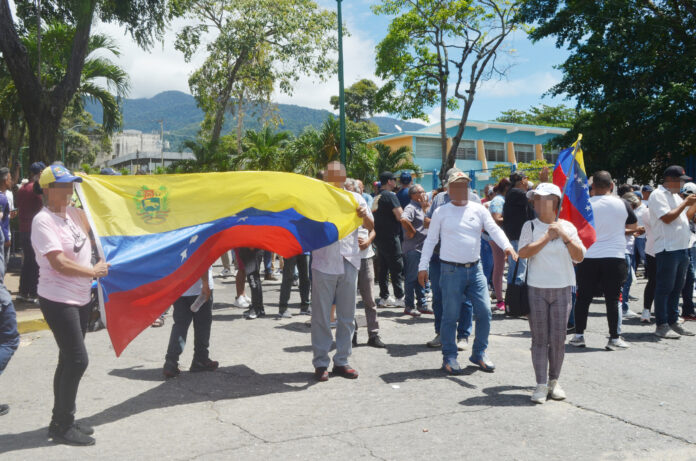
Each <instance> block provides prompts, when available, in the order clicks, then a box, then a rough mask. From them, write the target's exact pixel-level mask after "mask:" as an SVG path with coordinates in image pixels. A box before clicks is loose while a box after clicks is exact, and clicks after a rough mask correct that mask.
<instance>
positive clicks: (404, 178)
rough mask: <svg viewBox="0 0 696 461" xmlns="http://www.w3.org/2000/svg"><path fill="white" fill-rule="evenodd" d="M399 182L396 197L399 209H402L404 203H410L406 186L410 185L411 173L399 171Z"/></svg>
mask: <svg viewBox="0 0 696 461" xmlns="http://www.w3.org/2000/svg"><path fill="white" fill-rule="evenodd" d="M399 182H400V183H401V189H399V192H397V193H396V197H397V198H398V199H399V203H400V204H401V209H404V208H406V205H408V204H409V203H411V197H410V195H409V193H408V188H409V187H411V183H412V179H411V174H410V173H406V172H403V173H401V177H400V178H399Z"/></svg>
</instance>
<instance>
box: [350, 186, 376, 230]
mask: <svg viewBox="0 0 696 461" xmlns="http://www.w3.org/2000/svg"><path fill="white" fill-rule="evenodd" d="M353 194H355V198H356V200H357V202H358V209H357V213H358V216H359V217H361V218H362V220H363V227H364V228H365V229H367V230H368V231H371V230H373V229H374V228H375V220H374V217H373V216H372V211H370V209H369V208H368V207H367V202H365V199H364V198H362V197H361V196H360V194H356V193H355V192H353Z"/></svg>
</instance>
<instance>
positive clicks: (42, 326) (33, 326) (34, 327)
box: [17, 318, 49, 335]
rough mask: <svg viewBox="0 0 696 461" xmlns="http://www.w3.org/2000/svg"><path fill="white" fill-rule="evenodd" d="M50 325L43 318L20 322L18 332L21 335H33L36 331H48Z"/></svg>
mask: <svg viewBox="0 0 696 461" xmlns="http://www.w3.org/2000/svg"><path fill="white" fill-rule="evenodd" d="M48 329H49V328H48V324H47V323H46V321H45V320H44V319H43V318H40V319H31V320H20V321H18V322H17V330H18V331H19V334H20V335H23V334H26V333H33V332H35V331H42V330H48Z"/></svg>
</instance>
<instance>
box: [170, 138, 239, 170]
mask: <svg viewBox="0 0 696 461" xmlns="http://www.w3.org/2000/svg"><path fill="white" fill-rule="evenodd" d="M184 147H187V148H189V149H191V151H192V152H193V155H194V157H195V159H192V160H180V161H178V162H174V163H173V164H171V165H170V166H169V167H168V171H169V172H170V173H207V172H211V171H228V170H229V169H230V156H229V154H228V153H227V152H228V149H227V148H226V146H225V144H224V143H215V144H213V143H211V142H209V141H205V140H200V139H199V140H195V141H194V140H190V139H189V140H186V141H185V142H184Z"/></svg>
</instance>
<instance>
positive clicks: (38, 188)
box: [34, 181, 43, 195]
mask: <svg viewBox="0 0 696 461" xmlns="http://www.w3.org/2000/svg"><path fill="white" fill-rule="evenodd" d="M34 193H35V194H36V195H43V189H42V188H41V184H39V181H34Z"/></svg>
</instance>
